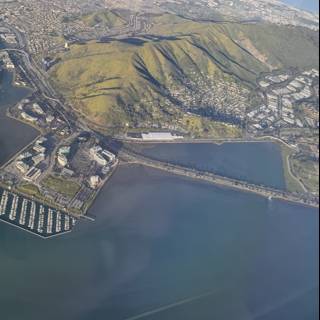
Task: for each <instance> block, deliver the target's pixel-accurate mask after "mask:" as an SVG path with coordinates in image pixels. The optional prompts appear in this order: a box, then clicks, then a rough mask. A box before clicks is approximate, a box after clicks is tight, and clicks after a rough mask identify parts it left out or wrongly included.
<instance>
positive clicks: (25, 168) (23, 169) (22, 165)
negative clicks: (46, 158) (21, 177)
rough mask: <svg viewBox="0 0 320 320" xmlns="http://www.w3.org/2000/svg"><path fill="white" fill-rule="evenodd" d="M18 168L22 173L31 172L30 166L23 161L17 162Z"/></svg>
mask: <svg viewBox="0 0 320 320" xmlns="http://www.w3.org/2000/svg"><path fill="white" fill-rule="evenodd" d="M16 167H17V169H18V170H19V171H21V172H22V173H26V172H27V171H28V170H29V168H30V167H29V166H28V165H27V164H26V163H25V162H23V161H17V162H16Z"/></svg>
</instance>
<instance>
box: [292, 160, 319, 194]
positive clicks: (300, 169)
mask: <svg viewBox="0 0 320 320" xmlns="http://www.w3.org/2000/svg"><path fill="white" fill-rule="evenodd" d="M292 169H293V171H294V173H295V175H296V176H297V177H298V178H299V179H301V180H302V182H303V184H304V185H305V187H306V188H307V189H308V191H311V192H314V193H317V194H319V162H317V161H313V160H310V159H307V158H305V157H303V156H302V157H294V158H293V159H292Z"/></svg>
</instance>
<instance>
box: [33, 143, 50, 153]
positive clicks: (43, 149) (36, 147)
mask: <svg viewBox="0 0 320 320" xmlns="http://www.w3.org/2000/svg"><path fill="white" fill-rule="evenodd" d="M33 150H34V151H36V152H39V153H45V152H46V150H47V149H46V147H44V146H42V145H40V144H38V143H37V144H35V145H34V146H33Z"/></svg>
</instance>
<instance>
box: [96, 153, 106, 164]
mask: <svg viewBox="0 0 320 320" xmlns="http://www.w3.org/2000/svg"><path fill="white" fill-rule="evenodd" d="M92 158H93V160H94V161H96V162H97V163H98V164H99V165H101V166H106V165H107V164H108V161H107V160H106V159H105V158H104V157H103V156H102V155H101V154H100V153H96V154H94V155H93V157H92Z"/></svg>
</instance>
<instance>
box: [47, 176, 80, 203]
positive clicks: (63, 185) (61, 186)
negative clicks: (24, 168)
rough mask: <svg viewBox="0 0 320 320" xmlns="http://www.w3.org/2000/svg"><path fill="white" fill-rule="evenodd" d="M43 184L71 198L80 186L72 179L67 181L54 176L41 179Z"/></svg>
mask: <svg viewBox="0 0 320 320" xmlns="http://www.w3.org/2000/svg"><path fill="white" fill-rule="evenodd" d="M42 184H43V186H45V187H47V188H49V189H51V190H53V191H56V192H58V193H61V194H63V195H66V196H68V197H70V198H73V197H74V196H75V195H76V194H77V192H78V191H79V189H80V186H79V185H78V184H77V183H75V182H72V181H68V180H65V179H62V178H59V177H55V176H48V177H47V178H45V179H44V180H43V181H42Z"/></svg>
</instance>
